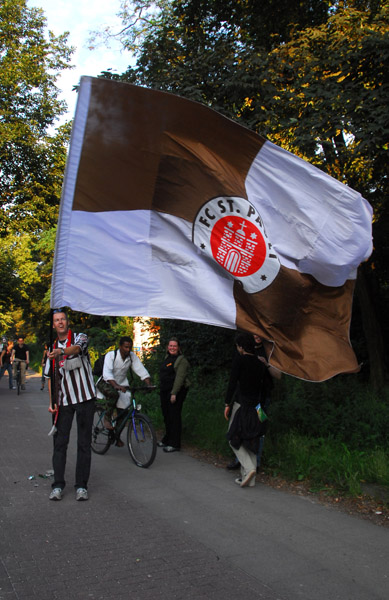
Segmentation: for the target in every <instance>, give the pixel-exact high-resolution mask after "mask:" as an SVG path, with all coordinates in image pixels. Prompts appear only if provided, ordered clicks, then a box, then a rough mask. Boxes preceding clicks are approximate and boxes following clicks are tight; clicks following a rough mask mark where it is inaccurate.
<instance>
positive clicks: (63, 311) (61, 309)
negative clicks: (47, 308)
mask: <svg viewBox="0 0 389 600" xmlns="http://www.w3.org/2000/svg"><path fill="white" fill-rule="evenodd" d="M57 313H63V314H64V315H65V317H66V320H67V321H69V317H68V313H67V312H66V310H65V309H64V308H54V310H53V316H54V315H56V314H57Z"/></svg>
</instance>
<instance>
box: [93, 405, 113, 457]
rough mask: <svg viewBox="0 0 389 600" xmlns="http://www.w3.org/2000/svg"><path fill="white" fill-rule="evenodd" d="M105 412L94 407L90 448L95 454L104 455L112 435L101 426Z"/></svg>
mask: <svg viewBox="0 0 389 600" xmlns="http://www.w3.org/2000/svg"><path fill="white" fill-rule="evenodd" d="M104 415H105V410H104V409H103V408H100V407H99V406H96V409H95V414H94V417H93V427H92V442H91V448H92V450H93V452H95V453H96V454H105V453H106V452H107V450H108V448H109V447H110V445H111V443H112V433H111V432H110V431H108V429H105V427H104V425H103V421H104Z"/></svg>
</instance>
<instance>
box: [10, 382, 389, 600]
mask: <svg viewBox="0 0 389 600" xmlns="http://www.w3.org/2000/svg"><path fill="white" fill-rule="evenodd" d="M39 387H40V379H39V377H38V376H37V375H33V374H29V377H28V383H27V390H26V391H25V392H22V394H21V395H20V396H17V395H16V392H15V391H9V390H8V381H7V380H6V378H5V377H4V378H3V379H2V380H1V381H0V417H1V423H2V433H1V437H0V599H1V600H27V599H28V600H30V599H40V600H45V599H48V600H88V599H92V600H122V599H123V600H124V599H126V600H127V599H131V600H138V599H139V600H151V599H153V600H154V599H156V600H161V599H162V600H165V599H166V600H173V599H179V600H192V599H193V600H201V599H210V600H235V599H239V600H240V599H242V600H252V599H253V600H254V599H264V600H298V599H301V600H388V598H389V529H387V528H381V527H378V526H376V525H374V524H372V523H370V522H368V521H363V520H360V519H358V518H356V517H351V516H349V515H346V514H343V513H340V512H338V511H336V510H334V509H331V508H329V507H325V506H322V505H319V504H316V503H315V502H313V501H312V499H308V498H304V497H300V496H293V495H289V494H287V493H285V492H282V491H279V490H275V489H273V488H270V487H266V486H264V485H257V486H256V487H255V488H252V489H250V488H248V489H241V488H239V487H238V486H237V485H235V484H234V481H233V480H234V474H232V473H229V472H227V471H226V470H224V469H218V468H216V467H214V466H212V465H209V464H205V463H202V462H200V461H198V460H196V459H194V458H191V457H190V456H188V455H186V454H185V453H184V452H181V453H174V454H171V455H169V454H166V453H164V452H161V451H160V450H158V453H157V458H156V461H155V463H154V464H153V465H152V467H150V468H149V469H139V468H138V467H136V466H135V465H134V464H133V463H132V462H131V460H130V458H129V454H128V452H127V450H126V448H116V447H114V448H111V449H110V450H109V452H108V454H106V455H105V456H96V455H94V456H93V463H92V476H91V480H90V485H89V491H90V500H89V501H88V502H76V501H75V500H74V490H73V474H74V439H73V440H72V442H71V448H70V450H69V458H68V465H67V477H68V482H69V484H68V487H67V488H66V490H65V495H64V498H63V500H62V501H61V502H49V501H48V495H49V492H50V485H51V479H50V478H43V477H40V476H39V475H40V474H41V475H45V473H46V472H47V471H48V470H49V469H50V468H51V449H52V440H51V438H49V437H48V436H47V433H48V431H49V429H50V417H49V414H48V412H47V404H48V398H47V392H41V391H40V390H39ZM31 476H34V477H35V479H30V478H29V477H31Z"/></svg>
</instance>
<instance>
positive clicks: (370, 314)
mask: <svg viewBox="0 0 389 600" xmlns="http://www.w3.org/2000/svg"><path fill="white" fill-rule="evenodd" d="M369 279H370V277H369V273H368V266H367V265H366V264H362V265H361V266H360V267H359V269H358V277H357V285H356V292H357V297H358V300H359V305H360V309H361V318H362V327H363V331H364V334H365V338H366V347H367V352H368V355H369V369H370V383H371V384H372V387H373V388H374V389H375V390H380V389H381V388H382V387H383V386H384V384H385V376H386V361H385V345H384V339H383V336H382V331H381V327H380V324H379V322H378V319H377V311H376V306H375V304H376V303H375V302H374V300H373V297H374V292H373V290H372V286H371V285H370V282H369Z"/></svg>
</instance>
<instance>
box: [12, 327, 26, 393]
mask: <svg viewBox="0 0 389 600" xmlns="http://www.w3.org/2000/svg"><path fill="white" fill-rule="evenodd" d="M29 362H30V350H29V348H28V346H27V345H26V344H25V343H24V337H23V336H22V335H19V337H18V341H17V343H16V344H15V345H14V347H13V349H12V355H11V363H12V367H13V376H14V379H16V375H17V369H18V364H19V363H20V376H21V385H22V390H25V389H26V370H27V367H28V364H29Z"/></svg>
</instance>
